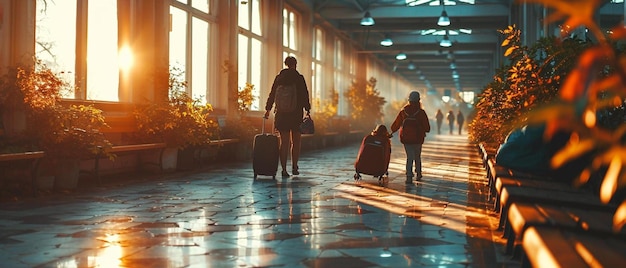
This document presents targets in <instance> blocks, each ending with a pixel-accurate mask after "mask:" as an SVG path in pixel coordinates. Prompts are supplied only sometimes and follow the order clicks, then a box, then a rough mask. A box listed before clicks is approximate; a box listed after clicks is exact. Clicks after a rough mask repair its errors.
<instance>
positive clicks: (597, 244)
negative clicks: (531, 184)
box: [522, 226, 626, 267]
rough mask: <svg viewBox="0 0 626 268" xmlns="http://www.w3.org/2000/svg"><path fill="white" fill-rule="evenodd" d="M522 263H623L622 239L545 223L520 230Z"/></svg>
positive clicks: (625, 250)
mask: <svg viewBox="0 0 626 268" xmlns="http://www.w3.org/2000/svg"><path fill="white" fill-rule="evenodd" d="M522 247H523V249H524V252H525V255H524V257H523V259H522V267H530V266H532V267H624V264H626V241H624V240H621V239H617V238H615V237H613V236H611V235H597V234H590V233H587V232H576V231H571V230H566V229H560V228H555V227H546V226H532V227H530V228H528V229H527V230H526V232H524V238H523V240H522Z"/></svg>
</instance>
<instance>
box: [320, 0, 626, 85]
mask: <svg viewBox="0 0 626 268" xmlns="http://www.w3.org/2000/svg"><path fill="white" fill-rule="evenodd" d="M407 2H410V3H407ZM471 2H473V4H471ZM607 2H608V1H607ZM309 3H310V4H311V5H312V7H313V9H314V10H315V12H316V13H317V14H318V15H319V16H320V17H321V18H323V20H324V21H327V22H329V23H330V24H332V25H333V26H334V27H335V28H337V29H338V30H339V31H340V32H343V33H345V34H346V35H347V36H348V37H349V38H351V39H352V40H353V41H354V42H355V43H356V44H359V45H360V46H361V48H360V49H361V50H360V51H359V53H367V54H372V55H374V56H375V57H376V58H378V59H379V60H380V61H381V62H382V63H383V64H384V65H385V66H386V67H387V68H389V69H390V70H394V71H395V72H397V73H398V74H400V75H402V76H403V77H404V78H405V79H407V80H408V81H409V82H411V83H412V84H414V85H415V87H416V88H419V89H432V90H437V91H440V92H441V91H443V90H444V89H458V90H459V91H475V92H479V91H481V90H482V89H483V88H484V86H485V85H486V84H487V83H489V82H490V81H492V80H493V75H494V72H495V69H496V68H498V67H499V65H500V61H501V60H500V59H502V51H501V49H500V43H501V40H502V36H501V34H500V33H499V32H498V30H500V29H504V28H506V27H507V26H508V25H509V24H511V23H510V19H509V14H510V13H511V12H510V10H511V7H512V5H516V4H515V3H514V1H513V0H474V1H472V0H445V1H443V0H310V1H309ZM441 3H444V5H443V6H442V5H441ZM411 4H416V5H415V6H411ZM622 5H623V4H622ZM622 5H620V8H618V10H617V12H615V11H614V12H613V13H615V14H613V16H614V17H615V16H619V19H618V21H619V20H621V19H622V17H623V14H624V9H623V6H622ZM444 8H445V11H446V12H447V14H448V16H449V18H450V22H451V23H450V25H449V26H438V25H437V20H438V18H439V16H440V15H441V13H442V11H443V10H444ZM613 9H615V8H613ZM365 12H369V13H370V14H371V16H372V18H373V19H374V22H375V24H374V25H372V26H362V25H360V21H361V19H362V18H363V16H364V14H365ZM613 21H615V20H613ZM446 30H447V32H448V36H449V39H450V41H451V42H452V46H451V47H449V48H444V47H441V46H440V45H439V41H441V40H442V39H443V38H444V35H442V34H444V33H445V32H446ZM470 31H471V33H470ZM386 36H387V37H389V38H391V39H392V40H393V45H392V46H389V47H385V46H382V45H381V44H380V41H381V40H382V39H383V38H385V37H386ZM400 52H403V53H405V54H406V55H407V59H406V60H397V59H396V55H397V54H398V53H400ZM411 63H412V65H414V66H415V69H413V68H410V67H411V66H409V65H411ZM451 63H453V64H454V65H452V66H451ZM453 71H456V72H457V74H458V78H457V79H453V77H452V75H453Z"/></svg>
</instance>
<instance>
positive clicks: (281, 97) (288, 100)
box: [274, 84, 298, 113]
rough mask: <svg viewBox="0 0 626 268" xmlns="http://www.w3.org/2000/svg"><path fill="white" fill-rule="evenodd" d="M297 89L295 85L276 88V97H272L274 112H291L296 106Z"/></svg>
mask: <svg viewBox="0 0 626 268" xmlns="http://www.w3.org/2000/svg"><path fill="white" fill-rule="evenodd" d="M296 90H297V88H296V85H295V84H288V85H278V86H276V95H275V96H274V104H276V112H278V113H284V112H293V111H295V110H296V109H297V106H298V96H297V91H296Z"/></svg>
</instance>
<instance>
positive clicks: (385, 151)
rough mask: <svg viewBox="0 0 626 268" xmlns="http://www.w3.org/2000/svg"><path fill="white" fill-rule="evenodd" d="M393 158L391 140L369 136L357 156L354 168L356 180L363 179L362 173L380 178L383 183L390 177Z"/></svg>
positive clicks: (364, 140) (362, 143) (364, 139)
mask: <svg viewBox="0 0 626 268" xmlns="http://www.w3.org/2000/svg"><path fill="white" fill-rule="evenodd" d="M390 158H391V147H390V145H389V139H388V138H386V137H380V136H373V135H367V136H366V137H365V138H363V141H362V142H361V148H359V153H358V155H357V159H356V162H355V163H354V168H355V169H356V174H354V179H355V180H360V179H361V173H363V174H367V175H372V176H374V177H378V181H379V182H382V181H383V178H384V177H386V176H387V175H389V173H388V172H387V169H388V168H389V160H390Z"/></svg>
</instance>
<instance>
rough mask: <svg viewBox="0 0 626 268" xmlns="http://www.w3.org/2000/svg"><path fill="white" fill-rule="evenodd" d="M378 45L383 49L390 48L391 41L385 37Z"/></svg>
mask: <svg viewBox="0 0 626 268" xmlns="http://www.w3.org/2000/svg"><path fill="white" fill-rule="evenodd" d="M380 45H381V46H384V47H390V46H392V45H393V40H391V38H389V36H388V35H385V39H383V40H380Z"/></svg>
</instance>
